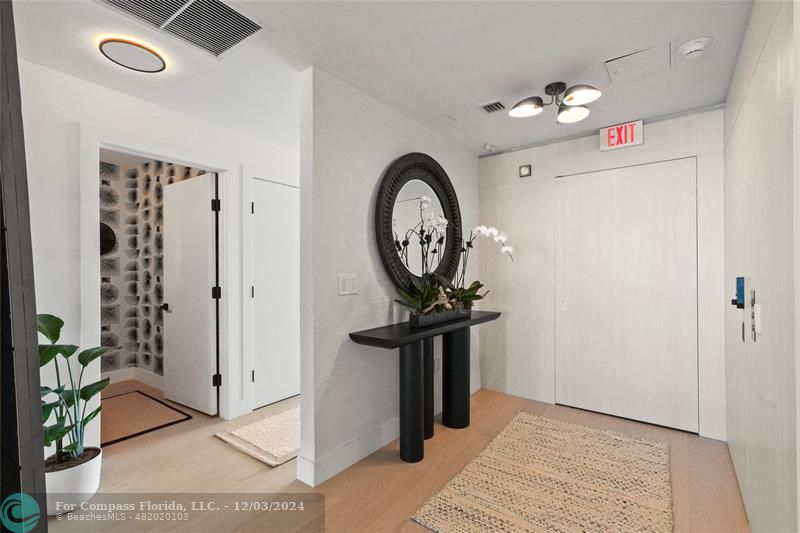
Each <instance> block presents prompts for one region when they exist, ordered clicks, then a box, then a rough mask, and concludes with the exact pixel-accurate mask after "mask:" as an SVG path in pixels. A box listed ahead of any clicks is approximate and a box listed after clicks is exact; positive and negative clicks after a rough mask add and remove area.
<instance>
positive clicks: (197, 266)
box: [163, 173, 217, 415]
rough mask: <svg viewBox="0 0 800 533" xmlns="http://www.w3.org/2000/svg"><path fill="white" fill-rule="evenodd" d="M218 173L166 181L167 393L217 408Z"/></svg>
mask: <svg viewBox="0 0 800 533" xmlns="http://www.w3.org/2000/svg"><path fill="white" fill-rule="evenodd" d="M215 179H216V176H215V174H212V173H208V174H203V175H200V176H197V177H195V178H191V179H187V180H185V181H179V182H177V183H171V184H169V185H165V186H164V281H163V283H164V304H165V305H164V308H165V309H164V396H165V397H166V398H167V399H169V400H172V401H174V402H178V403H180V404H183V405H186V406H188V407H191V408H192V409H195V410H197V411H202V412H204V413H207V414H210V415H215V414H217V388H216V387H215V386H214V383H213V376H214V375H215V374H216V373H217V352H216V340H217V321H216V301H215V300H214V299H213V298H212V294H211V290H212V287H214V286H215V285H216V248H217V246H216V232H215V229H216V228H215V213H214V211H212V209H211V201H212V199H213V198H214V197H215Z"/></svg>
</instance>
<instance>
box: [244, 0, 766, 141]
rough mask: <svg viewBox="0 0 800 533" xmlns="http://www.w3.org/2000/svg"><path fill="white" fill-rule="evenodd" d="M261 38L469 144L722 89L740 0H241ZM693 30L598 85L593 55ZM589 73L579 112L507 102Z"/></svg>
mask: <svg viewBox="0 0 800 533" xmlns="http://www.w3.org/2000/svg"><path fill="white" fill-rule="evenodd" d="M247 7H248V9H249V10H250V12H252V13H254V14H255V15H256V16H258V17H259V18H260V19H262V20H263V21H265V22H266V23H267V24H269V25H270V26H271V27H272V29H273V31H272V32H271V33H270V35H269V38H270V41H271V43H272V45H273V46H274V47H276V48H277V49H280V50H281V51H282V52H283V53H284V54H285V57H287V58H288V59H290V60H291V61H293V63H294V64H295V65H296V66H297V67H298V68H302V67H303V66H306V65H309V64H313V65H316V66H318V67H320V68H322V69H323V70H325V71H327V72H328V73H330V74H333V75H335V76H337V77H339V78H341V79H343V80H345V81H347V82H349V83H350V84H351V85H353V86H355V87H357V88H359V89H361V90H362V91H363V92H365V93H367V94H369V95H371V96H373V97H375V98H376V99H378V100H380V101H382V102H384V103H386V104H388V105H389V106H391V107H394V108H396V109H397V110H399V111H401V112H403V113H404V114H406V115H408V116H410V117H412V118H414V119H416V120H417V121H418V122H420V123H422V124H424V125H426V126H428V127H430V128H431V129H433V130H435V131H437V132H439V133H441V134H442V135H444V136H446V137H448V138H450V139H452V140H455V141H457V142H458V143H460V144H462V145H463V146H465V147H467V148H468V149H470V150H472V151H474V152H475V153H477V154H483V153H486V151H485V150H484V149H483V148H482V146H483V144H484V143H490V144H492V145H494V146H495V150H497V151H500V150H509V149H513V148H515V147H520V146H525V145H530V144H536V143H542V142H547V141H550V140H553V139H557V138H563V137H570V136H575V135H581V134H585V133H587V132H591V131H595V130H597V129H599V128H601V127H604V126H608V125H612V124H615V123H619V122H624V121H627V120H630V119H648V118H654V117H662V116H666V115H670V114H675V113H681V112H686V111H688V110H694V109H700V108H704V107H707V106H713V105H716V104H721V103H723V102H724V101H725V99H726V96H727V92H728V86H729V84H730V80H731V78H732V75H733V70H734V66H735V64H736V59H737V57H738V53H739V48H740V45H741V42H742V38H743V35H744V30H745V27H746V25H747V20H748V17H749V14H750V8H751V3H750V2H746V1H716V2H712V1H691V2H689V1H667V2H660V1H623V2H610V1H594V2H574V1H561V2H499V1H493V2H488V1H486V2H461V1H456V2H412V1H409V2H339V1H325V2H296V1H288V2H287V1H283V2H248V4H247ZM698 36H712V37H713V39H714V41H713V43H712V44H711V46H710V47H709V48H708V49H707V51H706V53H705V55H703V56H702V57H701V58H699V59H695V60H692V61H688V60H685V59H683V58H677V57H675V56H676V55H677V54H673V60H672V61H673V66H672V68H671V69H670V70H668V71H666V72H661V73H658V74H653V75H649V76H644V77H640V78H638V79H631V80H628V81H624V82H618V83H614V84H612V83H611V82H610V79H609V76H608V73H607V72H606V69H605V66H604V61H606V60H609V59H613V58H617V57H620V56H623V55H625V54H628V53H631V52H634V51H638V50H641V49H644V48H647V47H650V46H653V45H659V44H664V43H672V47H673V49H674V48H677V47H678V46H679V45H680V44H681V43H683V42H685V41H686V40H689V39H691V38H694V37H698ZM559 80H560V81H565V82H567V84H573V83H578V82H583V83H590V84H592V85H595V86H597V87H598V88H600V89H601V90H602V91H603V96H602V98H601V99H600V100H598V101H597V102H594V103H593V104H591V105H590V108H591V111H592V113H591V115H590V116H589V118H587V119H586V120H584V121H583V122H580V123H577V124H572V125H559V124H557V123H556V122H555V111H554V109H553V108H552V107H551V108H545V111H544V112H543V113H541V114H540V115H539V116H537V117H532V118H527V119H514V118H511V117H509V116H508V114H507V112H505V111H501V112H498V113H495V114H492V115H487V114H486V113H485V112H484V111H483V110H482V109H481V108H480V105H481V104H484V103H486V102H490V101H492V100H494V99H501V100H502V102H503V103H504V104H505V106H506V107H507V108H510V107H511V106H513V104H514V103H515V102H517V101H518V100H520V99H522V98H524V97H526V96H529V95H533V94H540V95H542V96H544V95H543V92H544V86H545V85H546V84H547V83H549V82H551V81H559Z"/></svg>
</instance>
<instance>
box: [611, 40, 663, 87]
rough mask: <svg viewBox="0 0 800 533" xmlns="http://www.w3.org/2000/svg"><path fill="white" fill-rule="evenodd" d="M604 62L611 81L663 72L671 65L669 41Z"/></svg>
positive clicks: (615, 81)
mask: <svg viewBox="0 0 800 533" xmlns="http://www.w3.org/2000/svg"><path fill="white" fill-rule="evenodd" d="M605 64H606V70H607V71H608V77H609V79H610V80H611V82H612V83H617V82H620V81H627V80H632V79H635V78H641V77H644V76H650V75H652V74H658V73H659V72H665V71H667V70H669V69H670V68H671V67H672V53H671V49H670V43H664V44H660V45H657V46H651V47H650V48H645V49H644V50H637V51H636V52H631V53H630V54H625V55H624V56H621V57H617V58H614V59H609V60H608V61H606V62H605Z"/></svg>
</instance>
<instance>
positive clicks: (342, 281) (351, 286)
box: [337, 273, 358, 296]
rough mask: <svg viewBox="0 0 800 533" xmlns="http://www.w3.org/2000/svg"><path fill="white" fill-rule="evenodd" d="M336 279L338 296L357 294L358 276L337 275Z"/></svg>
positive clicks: (353, 274)
mask: <svg viewBox="0 0 800 533" xmlns="http://www.w3.org/2000/svg"><path fill="white" fill-rule="evenodd" d="M337 279H338V286H339V296H347V295H350V294H358V274H355V273H352V274H339V276H338V277H337Z"/></svg>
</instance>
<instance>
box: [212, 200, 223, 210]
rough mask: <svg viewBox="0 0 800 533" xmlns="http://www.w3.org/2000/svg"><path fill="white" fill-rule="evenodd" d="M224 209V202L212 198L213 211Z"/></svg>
mask: <svg viewBox="0 0 800 533" xmlns="http://www.w3.org/2000/svg"><path fill="white" fill-rule="evenodd" d="M221 209H222V202H220V201H219V199H218V198H214V199H212V200H211V210H212V211H220V210H221Z"/></svg>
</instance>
